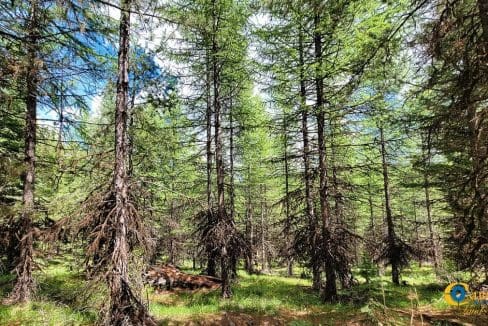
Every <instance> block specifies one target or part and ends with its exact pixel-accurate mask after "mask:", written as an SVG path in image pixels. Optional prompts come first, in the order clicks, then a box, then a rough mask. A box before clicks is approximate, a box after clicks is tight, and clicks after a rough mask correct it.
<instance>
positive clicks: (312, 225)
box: [298, 26, 320, 290]
mask: <svg viewBox="0 0 488 326" xmlns="http://www.w3.org/2000/svg"><path fill="white" fill-rule="evenodd" d="M302 29H303V27H302V26H300V27H299V34H298V54H299V57H298V60H299V69H300V110H301V113H302V138H303V169H304V171H303V178H304V180H305V206H306V208H305V209H306V214H307V218H308V226H309V232H310V265H311V268H312V289H314V290H319V289H320V261H319V259H318V257H317V255H318V253H317V236H316V233H317V232H316V229H317V225H316V224H317V221H316V217H315V212H314V203H313V202H314V200H313V197H312V196H313V195H312V174H311V171H310V147H309V138H308V109H307V105H306V100H307V90H306V85H305V60H304V55H305V50H304V48H303V42H304V41H303V30H302Z"/></svg>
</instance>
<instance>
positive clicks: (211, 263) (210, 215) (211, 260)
mask: <svg viewBox="0 0 488 326" xmlns="http://www.w3.org/2000/svg"><path fill="white" fill-rule="evenodd" d="M206 56H207V62H206V70H207V73H206V87H207V94H206V97H207V98H206V100H207V103H206V104H207V107H206V113H205V120H206V134H207V135H206V136H207V142H206V154H207V219H208V221H207V222H208V223H209V225H213V224H215V216H214V212H213V207H212V206H213V205H212V115H213V112H212V96H211V88H212V69H211V62H210V61H211V60H210V54H209V53H208V51H207V53H206ZM206 251H207V255H208V257H207V270H206V273H207V275H210V276H216V275H217V270H216V269H217V268H216V267H217V262H216V257H215V248H212V247H211V246H209V245H207V248H206Z"/></svg>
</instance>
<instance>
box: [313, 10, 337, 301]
mask: <svg viewBox="0 0 488 326" xmlns="http://www.w3.org/2000/svg"><path fill="white" fill-rule="evenodd" d="M319 24H320V15H319V13H318V12H317V13H315V15H314V48H315V59H316V64H317V68H316V76H315V87H316V96H317V101H316V105H317V108H316V110H317V113H316V117H317V141H318V152H319V195H320V197H319V198H320V213H321V214H320V215H321V220H322V241H323V246H324V247H323V248H322V250H323V253H322V254H323V255H324V270H325V277H326V282H325V289H324V292H323V297H324V300H326V301H336V300H337V285H336V273H335V267H334V265H333V260H332V259H331V258H332V257H331V256H330V210H329V203H328V198H329V189H328V180H327V178H328V177H327V153H326V145H325V139H324V133H325V113H324V80H323V77H322V72H321V71H320V69H321V63H322V36H321V34H320V31H319Z"/></svg>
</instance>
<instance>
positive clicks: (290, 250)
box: [283, 112, 293, 276]
mask: <svg viewBox="0 0 488 326" xmlns="http://www.w3.org/2000/svg"><path fill="white" fill-rule="evenodd" d="M287 127H288V121H287V119H286V113H285V112H283V138H284V139H283V142H284V144H283V149H284V165H285V166H284V168H285V223H286V225H285V246H286V265H287V268H286V270H287V275H288V276H292V275H293V257H292V253H293V248H292V238H291V216H290V180H289V166H288V164H289V163H288V132H287Z"/></svg>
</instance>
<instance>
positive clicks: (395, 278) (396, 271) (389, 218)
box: [380, 126, 400, 284]
mask: <svg viewBox="0 0 488 326" xmlns="http://www.w3.org/2000/svg"><path fill="white" fill-rule="evenodd" d="M380 141H381V162H382V169H383V191H384V194H385V213H386V216H385V217H386V225H387V228H388V242H389V246H390V248H395V247H396V245H395V237H396V236H395V226H394V224H393V214H392V211H391V206H390V188H389V187H390V184H389V180H388V162H387V159H386V147H385V136H384V132H383V127H382V126H381V127H380ZM391 253H392V255H394V254H395V253H394V252H393V251H392V250H391ZM390 261H391V280H392V282H393V283H394V284H400V267H399V266H398V263H397V257H391V259H390Z"/></svg>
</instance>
